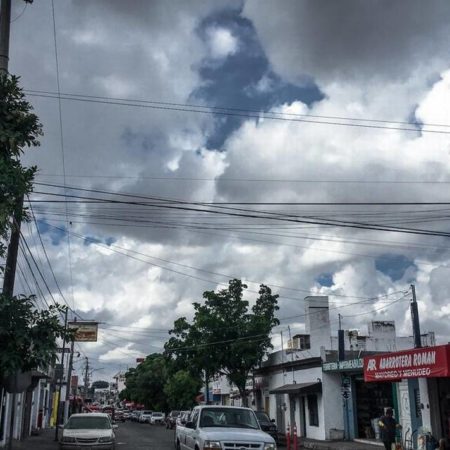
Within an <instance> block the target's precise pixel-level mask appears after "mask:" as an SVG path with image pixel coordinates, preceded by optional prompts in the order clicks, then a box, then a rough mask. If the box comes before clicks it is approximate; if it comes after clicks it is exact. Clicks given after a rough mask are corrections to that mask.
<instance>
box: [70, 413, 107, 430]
mask: <svg viewBox="0 0 450 450" xmlns="http://www.w3.org/2000/svg"><path fill="white" fill-rule="evenodd" d="M64 428H66V429H68V430H109V429H111V422H110V420H109V419H108V418H107V417H95V416H91V417H89V416H84V417H71V418H70V419H69V421H68V422H67V425H66V426H65V427H64Z"/></svg>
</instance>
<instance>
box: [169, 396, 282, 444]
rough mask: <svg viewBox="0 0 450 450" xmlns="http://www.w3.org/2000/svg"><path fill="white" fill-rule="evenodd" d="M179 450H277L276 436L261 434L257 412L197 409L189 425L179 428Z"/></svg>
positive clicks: (248, 409) (223, 407)
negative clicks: (215, 449)
mask: <svg viewBox="0 0 450 450" xmlns="http://www.w3.org/2000/svg"><path fill="white" fill-rule="evenodd" d="M175 448H176V449H178V450H181V449H183V450H197V449H199V450H206V449H213V448H217V449H220V448H222V449H224V448H227V449H244V448H245V449H248V448H254V449H261V450H262V449H264V450H276V448H277V444H275V441H274V439H273V438H272V436H269V435H268V434H267V433H265V432H264V431H262V430H261V427H260V425H259V422H258V419H257V418H256V416H255V412H254V411H253V410H252V409H250V408H242V407H237V406H213V405H202V406H196V407H195V408H194V409H193V411H192V414H191V417H190V420H189V422H187V423H186V425H184V426H177V430H176V432H175Z"/></svg>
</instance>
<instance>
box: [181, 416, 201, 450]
mask: <svg viewBox="0 0 450 450" xmlns="http://www.w3.org/2000/svg"><path fill="white" fill-rule="evenodd" d="M199 413H200V410H198V409H196V410H194V411H193V413H192V415H191V417H190V418H189V422H192V423H194V425H195V428H194V429H192V428H185V429H186V449H189V450H194V449H195V441H196V438H197V435H198V427H197V423H198V416H199Z"/></svg>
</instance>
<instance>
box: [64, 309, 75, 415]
mask: <svg viewBox="0 0 450 450" xmlns="http://www.w3.org/2000/svg"><path fill="white" fill-rule="evenodd" d="M76 320H77V319H76V318H75V321H76ZM74 344H75V339H74V338H72V342H71V344H70V354H69V368H68V369H67V386H66V402H65V405H64V423H66V421H67V419H68V418H69V404H70V391H71V389H72V368H73V351H74Z"/></svg>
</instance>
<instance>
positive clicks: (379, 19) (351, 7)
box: [244, 0, 450, 80]
mask: <svg viewBox="0 0 450 450" xmlns="http://www.w3.org/2000/svg"><path fill="white" fill-rule="evenodd" d="M244 14H245V15H246V16H247V17H248V18H249V19H251V20H252V21H253V23H254V24H255V26H256V29H257V31H258V35H259V36H260V38H261V40H262V42H263V45H264V47H265V48H266V49H267V51H268V53H269V54H270V59H271V61H272V62H273V63H274V64H275V68H276V70H280V71H281V72H282V73H283V75H285V76H287V77H288V78H289V79H291V80H292V79H294V80H295V79H296V78H297V77H298V76H299V75H300V74H304V73H308V74H310V75H312V76H314V77H317V78H320V79H326V80H332V79H333V78H334V77H339V78H342V77H345V78H347V77H349V78H350V79H367V80H369V79H371V78H373V77H375V78H377V77H380V78H384V77H389V78H391V79H393V78H397V79H401V78H402V77H407V76H409V75H410V74H411V71H413V70H414V69H415V68H418V67H421V66H422V65H424V57H426V58H427V59H428V58H430V59H431V60H432V61H433V62H434V59H435V58H442V57H443V56H445V55H446V54H447V52H448V41H449V31H450V23H449V21H448V17H449V14H450V3H449V2H447V1H445V0H432V1H430V2H423V1H421V0H412V1H410V0H398V1H395V2H392V1H390V0H374V1H369V2H367V1H366V2H364V1H363V2H355V1H353V0H343V1H339V2H329V1H326V0H318V1H307V0H300V1H299V0H288V1H284V2H283V3H282V5H281V4H280V3H277V2H259V1H257V0H247V1H246V3H245V8H244ZM269 17H270V20H268V18H269ZM439 68H442V65H440V66H438V67H437V69H439Z"/></svg>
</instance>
